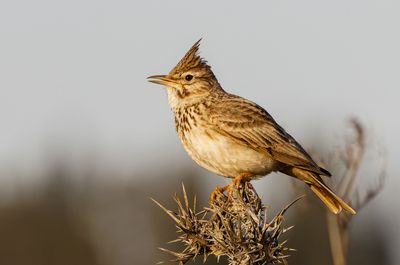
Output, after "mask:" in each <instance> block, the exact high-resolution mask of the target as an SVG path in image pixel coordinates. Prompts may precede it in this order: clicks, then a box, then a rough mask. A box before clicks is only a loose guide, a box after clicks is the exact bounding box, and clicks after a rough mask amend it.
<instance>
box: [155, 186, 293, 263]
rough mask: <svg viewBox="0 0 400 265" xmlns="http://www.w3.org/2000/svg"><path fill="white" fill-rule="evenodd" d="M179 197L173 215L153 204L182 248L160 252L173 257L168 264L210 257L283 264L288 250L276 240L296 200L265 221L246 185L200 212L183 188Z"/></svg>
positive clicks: (259, 204)
mask: <svg viewBox="0 0 400 265" xmlns="http://www.w3.org/2000/svg"><path fill="white" fill-rule="evenodd" d="M182 193H183V196H182V197H183V202H182V200H181V199H180V198H179V197H178V196H177V195H176V194H175V196H174V200H175V202H176V204H177V206H178V210H177V212H173V211H171V210H168V209H167V208H165V207H164V206H162V205H161V204H160V203H158V202H156V201H155V202H156V203H157V204H158V205H159V206H160V207H161V208H162V209H163V210H164V211H165V212H166V213H167V214H168V215H169V216H170V217H171V218H172V220H174V222H175V224H176V226H177V228H178V231H177V232H178V237H177V239H175V240H173V241H172V242H175V243H181V244H183V245H184V249H183V250H182V251H180V252H174V251H170V250H167V249H164V248H161V250H163V251H165V252H167V253H169V254H171V255H172V256H174V257H175V258H174V259H173V260H171V261H175V262H178V263H179V264H185V263H186V262H188V261H189V260H191V259H195V258H196V257H197V256H203V261H205V260H206V259H207V257H208V256H209V255H214V256H215V257H217V259H219V257H221V256H226V257H227V259H228V262H229V264H231V265H239V264H240V265H242V264H248V265H253V264H254V265H256V264H257V265H258V264H260V265H261V264H275V263H284V264H286V257H287V256H288V253H287V252H288V251H289V250H291V249H289V248H287V247H286V246H285V244H286V241H283V242H281V239H280V236H281V235H282V234H283V233H285V232H286V231H288V230H289V229H290V228H291V227H289V228H287V229H284V228H283V226H282V222H283V215H284V213H285V212H286V210H287V209H288V208H289V207H290V206H291V205H292V204H293V203H294V202H296V201H297V200H298V199H297V200H295V201H294V202H293V203H291V204H289V205H288V206H286V207H285V208H283V209H282V210H281V211H280V212H279V213H278V214H277V215H276V216H274V217H273V218H272V219H271V220H270V221H268V218H267V208H266V207H265V206H264V205H263V204H262V202H261V199H260V198H259V196H258V194H257V193H256V191H255V189H254V188H253V186H252V185H251V184H250V183H244V184H241V185H239V187H235V188H234V190H233V192H232V195H231V198H230V199H229V200H228V197H227V196H226V195H225V194H223V193H220V194H218V195H217V196H216V198H215V199H214V201H213V203H212V204H211V205H210V207H209V208H204V209H203V210H202V211H200V212H196V210H195V204H196V200H195V199H194V202H193V206H192V207H191V206H190V205H189V200H188V197H187V194H186V190H185V188H184V186H182Z"/></svg>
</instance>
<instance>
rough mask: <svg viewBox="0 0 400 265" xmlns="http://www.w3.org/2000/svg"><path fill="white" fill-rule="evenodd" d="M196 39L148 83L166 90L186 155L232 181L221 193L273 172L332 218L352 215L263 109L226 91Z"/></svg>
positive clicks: (326, 173) (318, 170) (320, 171)
mask: <svg viewBox="0 0 400 265" xmlns="http://www.w3.org/2000/svg"><path fill="white" fill-rule="evenodd" d="M200 41H201V39H200V40H198V41H197V42H196V43H194V45H193V46H192V47H191V48H190V49H189V51H187V53H186V54H185V55H184V56H183V58H182V59H181V60H180V61H179V62H178V64H177V65H176V66H175V67H174V68H173V69H172V70H171V71H170V72H169V73H168V74H167V75H153V76H149V77H148V78H147V79H148V81H149V82H152V83H155V84H159V85H162V86H164V87H165V88H166V91H167V97H168V103H169V106H170V108H171V110H172V112H173V114H174V117H175V127H176V131H177V134H178V136H179V138H180V140H181V143H182V144H183V146H184V148H185V150H186V151H187V153H188V154H189V156H190V157H191V158H192V159H193V160H194V161H195V162H196V163H197V164H198V165H200V166H201V167H203V168H205V169H207V170H209V171H211V172H213V173H215V174H217V175H220V176H224V177H228V178H231V179H233V181H232V184H231V185H228V186H226V187H222V188H221V187H217V189H216V190H215V192H224V191H225V190H226V189H229V188H232V186H233V185H235V186H239V185H240V184H241V183H244V182H247V181H251V180H254V179H258V178H260V177H263V176H265V175H268V174H269V173H271V172H282V173H284V174H286V175H289V176H291V177H294V178H296V179H299V180H301V181H303V182H305V183H306V184H307V185H308V186H309V187H310V188H311V191H313V192H314V193H315V194H316V195H317V197H319V199H320V200H321V201H322V202H323V203H324V204H325V205H326V206H327V208H328V209H329V210H330V211H331V212H332V213H334V214H338V213H340V212H341V211H342V210H344V211H345V212H348V213H350V214H355V213H356V212H355V210H354V209H352V208H351V207H350V206H349V205H348V204H347V203H346V202H344V201H343V200H342V199H341V198H340V197H339V196H337V195H336V194H335V193H334V192H333V191H332V190H331V189H330V188H329V187H328V186H327V185H326V184H325V183H324V181H323V179H322V176H326V177H330V176H331V174H330V173H329V171H327V170H326V169H324V168H322V167H320V166H318V165H317V163H316V162H314V160H313V159H312V158H311V156H310V155H309V154H308V153H307V152H306V151H305V150H304V148H303V147H302V146H301V145H300V144H299V143H298V142H297V141H296V140H295V139H294V138H293V137H292V136H291V135H290V134H288V133H287V132H286V131H285V130H284V129H283V128H282V127H281V126H280V125H279V124H278V123H277V122H276V121H275V120H274V119H273V118H272V116H271V115H270V114H269V113H268V112H267V111H266V110H265V109H264V108H262V107H261V106H259V105H257V104H256V103H254V102H252V101H250V100H247V99H245V98H242V97H240V96H237V95H234V94H231V93H228V92H226V91H225V90H224V89H223V88H222V86H221V85H220V83H219V82H218V80H217V78H216V76H215V75H214V73H213V71H212V70H211V66H210V65H209V64H208V62H207V61H206V60H205V59H204V58H202V57H201V56H200V54H199V47H200Z"/></svg>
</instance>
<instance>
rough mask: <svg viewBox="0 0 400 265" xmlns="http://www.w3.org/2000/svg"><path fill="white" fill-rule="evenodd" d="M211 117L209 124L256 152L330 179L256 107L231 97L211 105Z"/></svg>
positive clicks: (299, 146)
mask: <svg viewBox="0 0 400 265" xmlns="http://www.w3.org/2000/svg"><path fill="white" fill-rule="evenodd" d="M209 115H210V116H209V117H210V120H209V122H210V123H211V124H213V126H214V128H215V129H216V130H217V131H218V132H219V133H221V134H224V135H228V136H231V137H233V138H234V139H235V140H236V141H237V142H239V143H241V144H244V145H247V146H250V147H252V148H254V149H257V150H264V151H266V152H267V153H269V154H270V155H271V156H272V158H273V159H275V160H277V161H279V162H281V163H283V164H286V165H290V166H294V167H298V168H303V169H306V170H308V171H312V172H315V173H317V174H319V175H325V176H330V173H329V172H328V171H326V170H325V169H323V168H320V167H319V166H318V165H317V164H316V163H315V162H314V161H313V160H312V158H311V157H310V156H309V155H308V154H307V152H306V151H305V150H304V149H303V148H302V147H301V145H300V144H299V143H297V142H296V140H295V139H294V138H293V137H292V136H290V135H289V134H288V133H287V132H286V131H285V130H284V129H283V128H282V127H280V126H279V125H278V124H277V123H276V122H275V120H274V119H273V118H272V117H271V116H270V115H269V114H268V113H267V112H266V111H265V110H264V109H263V108H261V107H260V106H258V105H257V104H255V103H253V102H251V101H248V100H246V99H243V98H240V97H237V96H234V95H228V96H225V97H223V98H222V99H221V100H218V101H216V102H213V104H211V106H210V107H209Z"/></svg>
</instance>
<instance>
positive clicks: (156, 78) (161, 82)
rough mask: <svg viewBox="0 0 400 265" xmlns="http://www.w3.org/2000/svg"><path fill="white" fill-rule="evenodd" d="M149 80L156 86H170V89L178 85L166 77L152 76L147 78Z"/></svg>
mask: <svg viewBox="0 0 400 265" xmlns="http://www.w3.org/2000/svg"><path fill="white" fill-rule="evenodd" d="M147 79H148V81H149V82H152V83H154V84H159V85H164V86H170V87H173V86H174V85H176V82H174V81H172V80H171V79H169V78H167V76H166V75H152V76H149V77H147Z"/></svg>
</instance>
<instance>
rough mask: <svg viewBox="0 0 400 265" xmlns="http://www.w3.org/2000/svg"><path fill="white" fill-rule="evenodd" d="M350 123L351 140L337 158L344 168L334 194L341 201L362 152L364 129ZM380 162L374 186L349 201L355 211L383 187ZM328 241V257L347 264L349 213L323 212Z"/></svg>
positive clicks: (337, 264)
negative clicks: (363, 195)
mask: <svg viewBox="0 0 400 265" xmlns="http://www.w3.org/2000/svg"><path fill="white" fill-rule="evenodd" d="M350 122H351V126H352V128H353V130H354V131H355V138H354V140H353V141H348V142H347V144H346V146H345V148H344V151H343V152H341V161H342V163H343V164H344V166H345V168H346V171H345V174H344V176H343V177H342V178H341V181H340V183H339V186H338V190H339V192H338V195H339V196H341V197H342V198H343V199H344V200H345V201H351V200H352V197H353V193H357V190H355V183H356V179H357V175H358V171H359V168H360V164H361V161H362V159H363V157H364V154H365V133H364V128H363V126H362V125H361V123H360V122H358V121H357V120H356V119H351V121H350ZM383 165H384V163H382V167H381V171H380V176H379V182H378V185H377V186H376V187H375V188H373V189H370V190H368V191H367V193H366V196H365V197H364V198H362V199H359V198H357V199H356V200H357V201H356V202H354V203H353V205H354V206H353V208H355V210H357V211H358V210H359V209H361V208H362V207H363V206H365V205H366V204H367V203H368V202H369V201H370V200H371V199H372V198H374V197H375V196H376V195H377V194H378V193H379V191H380V190H381V189H382V187H383V180H384V176H385V171H384V166H383ZM326 218H327V226H328V234H329V241H330V246H331V253H332V260H333V264H334V265H345V264H346V263H347V254H348V245H349V244H348V242H349V234H348V225H349V223H350V221H351V219H352V218H353V216H350V215H343V214H342V215H337V216H335V215H332V214H331V213H329V212H327V213H326Z"/></svg>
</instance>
